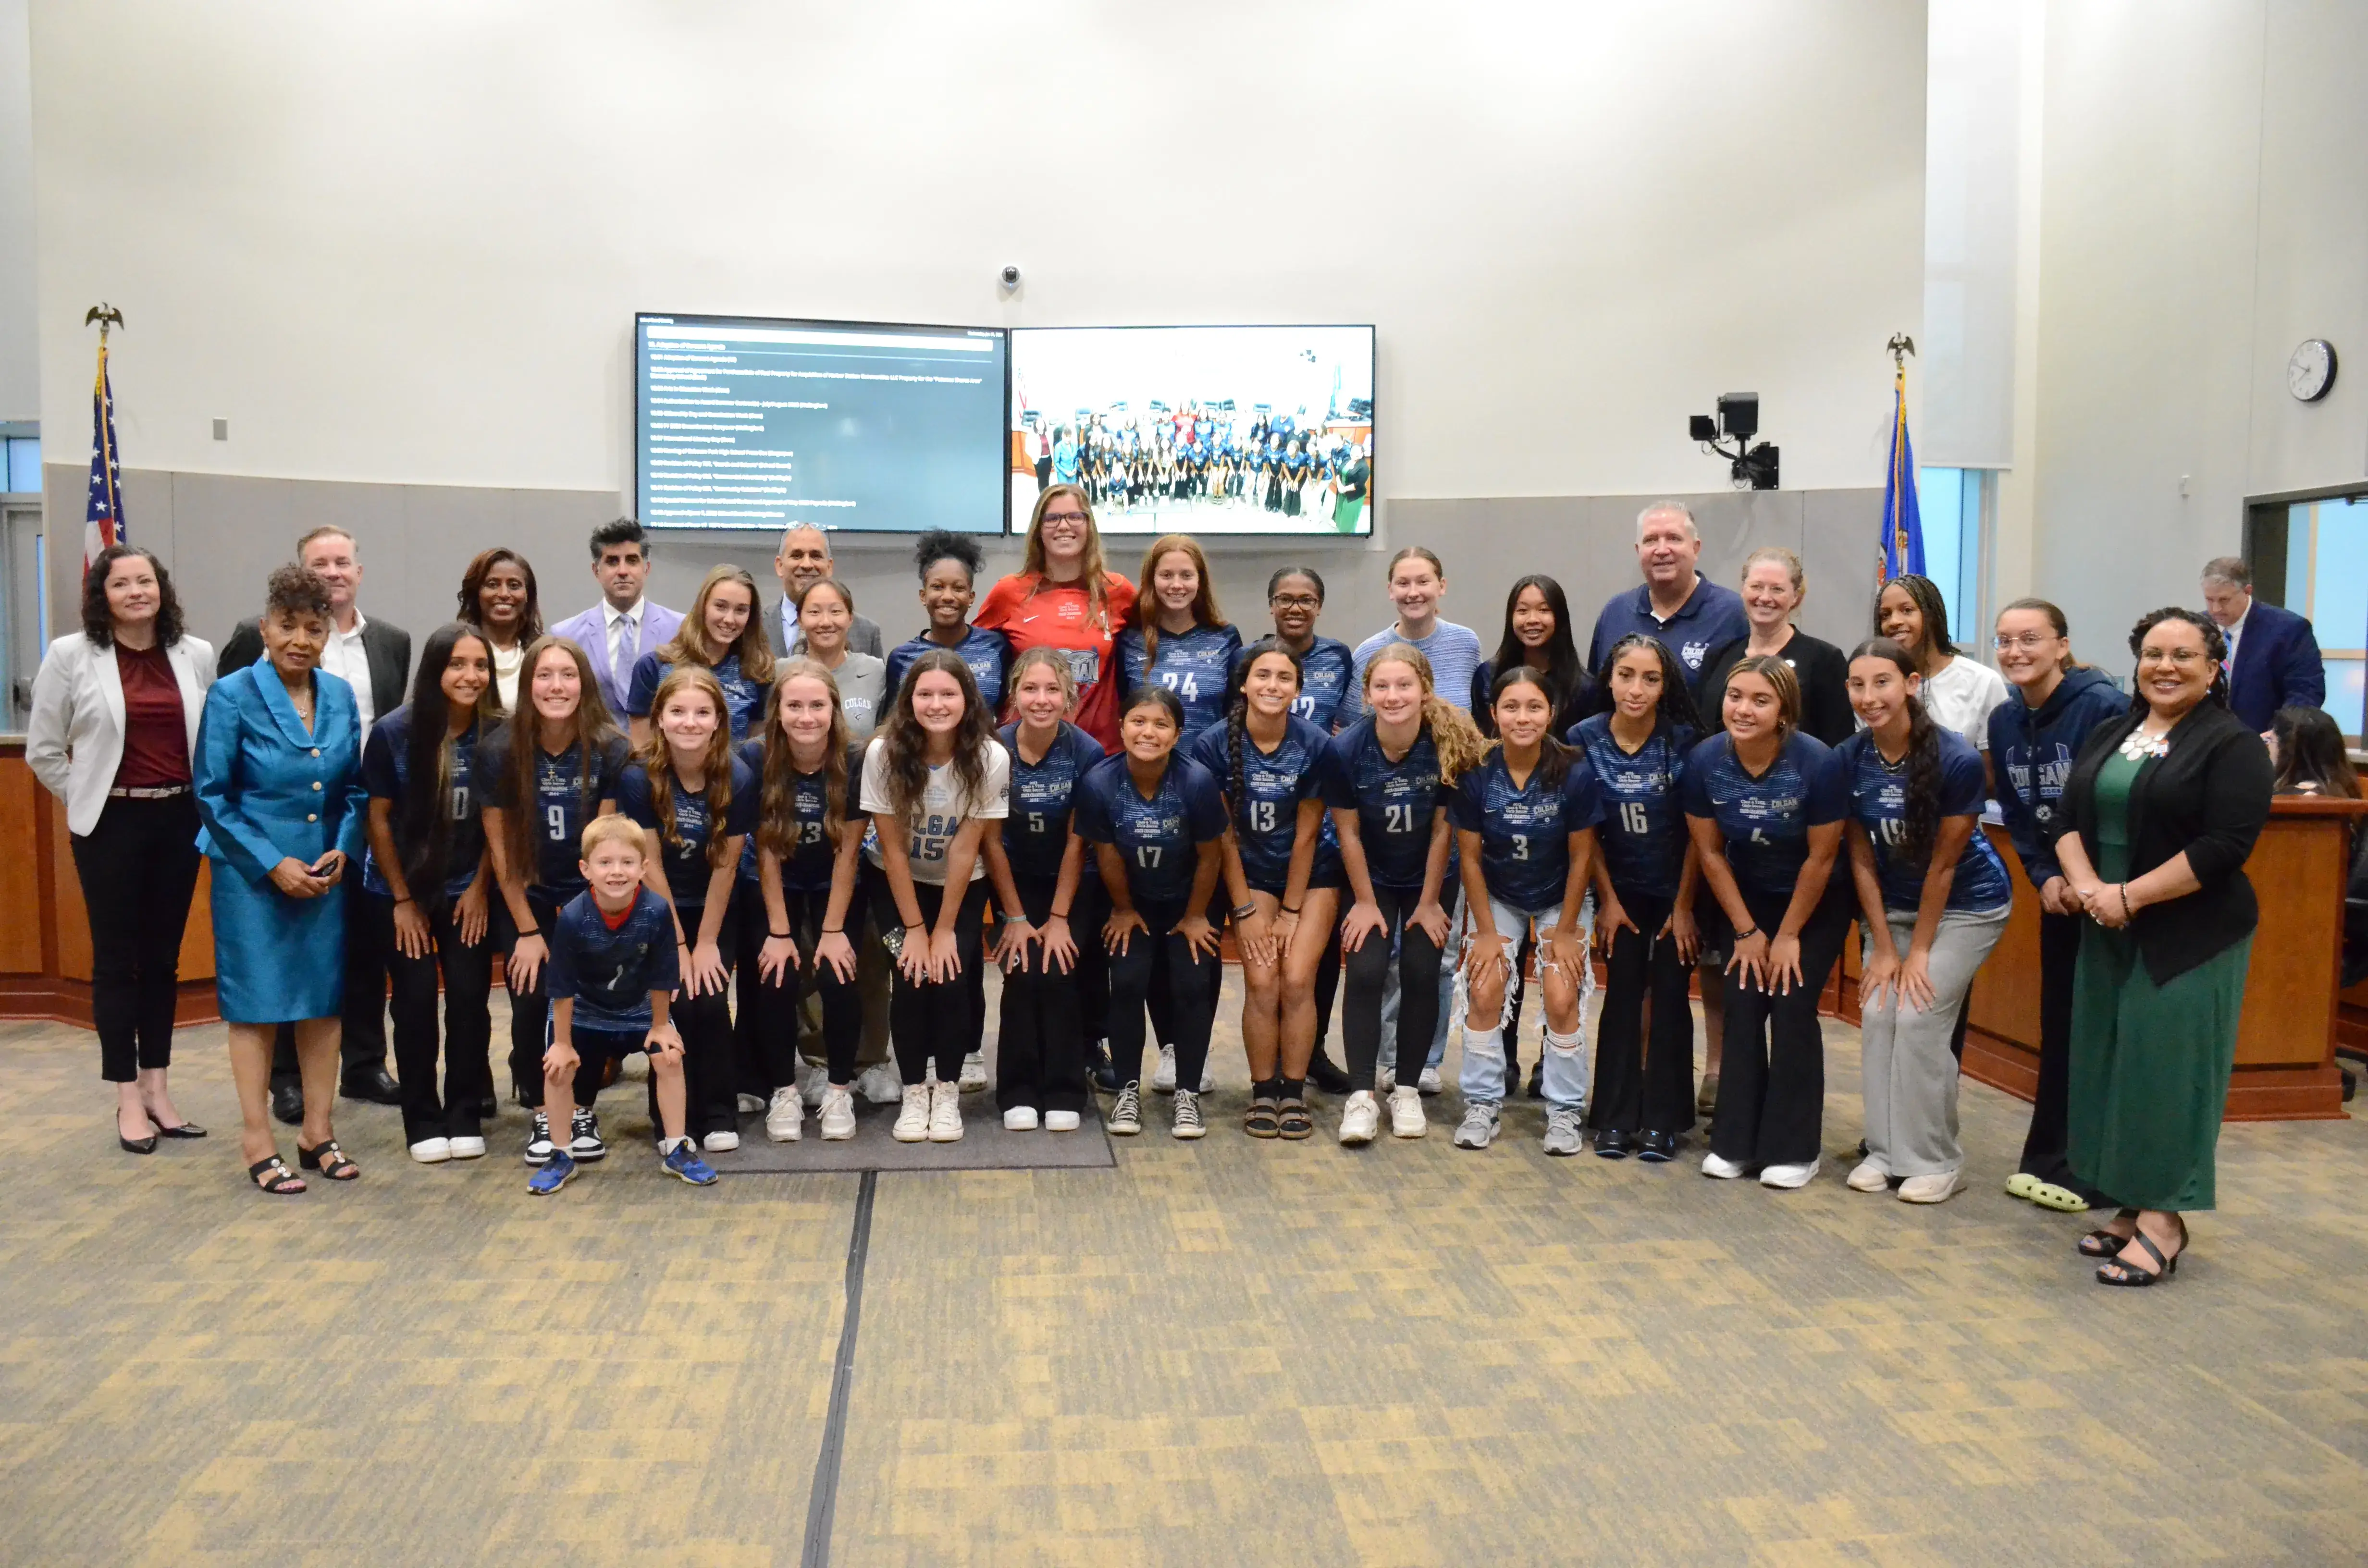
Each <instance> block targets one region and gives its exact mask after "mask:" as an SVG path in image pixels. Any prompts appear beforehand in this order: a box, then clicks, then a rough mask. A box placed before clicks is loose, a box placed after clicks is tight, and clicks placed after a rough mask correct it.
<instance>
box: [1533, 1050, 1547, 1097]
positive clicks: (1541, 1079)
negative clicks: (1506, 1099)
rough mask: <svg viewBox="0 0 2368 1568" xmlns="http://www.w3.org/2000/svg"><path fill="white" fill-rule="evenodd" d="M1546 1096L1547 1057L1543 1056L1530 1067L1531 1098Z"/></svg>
mask: <svg viewBox="0 0 2368 1568" xmlns="http://www.w3.org/2000/svg"><path fill="white" fill-rule="evenodd" d="M1545 1097H1546V1063H1545V1059H1544V1058H1543V1057H1540V1058H1539V1059H1538V1060H1537V1061H1536V1062H1533V1063H1532V1064H1531V1067H1530V1098H1531V1099H1533V1100H1542V1099H1543V1098H1545Z"/></svg>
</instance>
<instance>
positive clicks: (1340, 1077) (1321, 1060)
mask: <svg viewBox="0 0 2368 1568" xmlns="http://www.w3.org/2000/svg"><path fill="white" fill-rule="evenodd" d="M1307 1081H1308V1082H1309V1083H1311V1084H1313V1085H1315V1086H1316V1087H1317V1088H1319V1089H1321V1090H1323V1091H1324V1092H1325V1093H1326V1094H1327V1095H1345V1094H1347V1093H1349V1090H1350V1089H1351V1088H1352V1087H1353V1086H1354V1085H1351V1084H1350V1083H1349V1074H1346V1073H1343V1072H1342V1071H1340V1069H1339V1068H1338V1066H1337V1065H1335V1064H1334V1062H1333V1061H1332V1059H1331V1058H1330V1057H1328V1056H1326V1055H1325V1054H1324V1053H1323V1052H1322V1051H1317V1052H1316V1053H1315V1055H1313V1056H1311V1057H1309V1058H1308V1059H1307Z"/></svg>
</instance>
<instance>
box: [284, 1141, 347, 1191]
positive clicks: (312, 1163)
mask: <svg viewBox="0 0 2368 1568" xmlns="http://www.w3.org/2000/svg"><path fill="white" fill-rule="evenodd" d="M296 1163H297V1164H298V1165H302V1166H303V1167H304V1168H305V1169H306V1170H308V1171H318V1172H320V1173H321V1174H322V1175H323V1176H327V1177H328V1178H329V1179H330V1180H331V1181H352V1180H353V1179H354V1178H355V1177H357V1176H360V1175H361V1174H362V1168H361V1166H359V1165H356V1164H354V1163H353V1162H352V1161H351V1160H348V1159H347V1158H346V1152H345V1151H344V1150H343V1149H340V1148H338V1147H337V1141H336V1139H334V1138H332V1139H330V1140H329V1141H328V1142H325V1143H322V1144H318V1145H316V1146H315V1147H313V1148H310V1149H307V1148H306V1147H304V1145H303V1144H302V1143H299V1144H297V1145H296Z"/></svg>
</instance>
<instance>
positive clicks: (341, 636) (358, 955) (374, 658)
mask: <svg viewBox="0 0 2368 1568" xmlns="http://www.w3.org/2000/svg"><path fill="white" fill-rule="evenodd" d="M296 559H297V561H298V562H301V563H302V565H304V566H305V567H307V568H309V569H310V570H312V571H313V572H315V573H318V574H320V577H321V580H322V581H323V582H324V583H326V584H328V585H329V613H330V617H331V619H332V620H333V621H334V623H335V625H334V628H333V630H332V631H330V634H329V642H328V646H327V647H325V648H324V649H323V650H322V652H321V668H323V669H324V670H326V671H328V672H329V673H330V674H331V675H333V676H342V677H343V678H344V679H345V680H346V682H347V684H348V685H350V686H351V687H353V688H354V703H355V706H356V707H358V708H359V709H360V710H361V722H362V738H363V739H364V740H365V741H368V739H369V738H370V725H371V723H372V722H375V721H376V720H379V719H382V718H384V717H385V716H386V715H387V714H389V713H392V712H393V711H394V710H396V709H398V708H400V707H402V706H403V704H404V700H405V699H406V698H407V697H408V695H409V693H408V692H407V690H406V689H405V688H406V687H408V686H409V685H410V682H411V633H410V632H408V631H404V630H403V628H401V627H399V626H396V625H394V624H393V623H392V622H390V621H384V620H371V619H369V618H368V617H366V616H364V615H363V614H362V612H361V610H360V608H359V607H358V606H357V605H356V604H355V602H354V598H355V595H356V594H358V593H359V591H360V589H361V585H362V563H361V551H360V550H359V547H357V546H356V545H355V543H354V537H353V535H351V534H349V533H347V532H346V531H345V530H344V529H343V528H314V529H313V531H312V532H311V533H308V534H306V535H305V536H304V537H303V538H302V539H300V540H297V541H296ZM262 657H263V622H262V619H261V618H260V617H257V618H256V619H253V620H242V621H240V622H239V623H238V626H237V629H236V630H235V631H232V632H231V634H230V639H229V641H227V642H224V643H223V644H222V657H221V658H220V659H219V660H217V661H216V665H215V671H214V673H215V676H216V678H217V679H219V678H220V677H221V676H226V675H228V674H230V673H231V672H232V671H233V670H243V669H245V668H246V666H247V665H251V664H254V663H255V662H256V660H258V659H260V658H262ZM346 909H347V921H346V1005H345V1009H344V1039H343V1042H342V1046H341V1050H340V1054H341V1055H342V1056H343V1058H344V1065H343V1071H342V1072H341V1073H340V1074H339V1078H338V1084H337V1092H338V1093H339V1094H340V1095H342V1096H345V1097H346V1098H347V1099H354V1100H370V1101H374V1102H375V1103H377V1104H379V1105H397V1104H400V1103H401V1102H402V1095H401V1093H400V1092H399V1091H398V1089H397V1087H396V1085H395V1082H394V1077H393V1074H390V1073H388V1072H387V1070H386V955H385V953H384V952H382V951H381V950H380V948H379V943H378V939H377V937H376V934H375V932H374V930H373V929H372V927H371V925H370V918H369V916H368V914H367V906H366V901H364V900H363V899H361V898H359V897H351V898H347V900H346ZM271 1113H272V1114H273V1115H274V1116H276V1117H278V1118H279V1119H280V1120H282V1121H284V1122H287V1123H288V1124H289V1125H290V1126H291V1127H292V1126H294V1125H296V1124H298V1123H300V1122H302V1120H303V1119H304V1089H303V1085H302V1082H301V1081H300V1080H299V1078H298V1077H297V1074H296V1031H295V1030H294V1028H292V1027H290V1026H289V1025H286V1024H282V1025H281V1026H280V1027H279V1042H278V1045H277V1046H276V1048H275V1049H274V1051H273V1052H272V1059H271Z"/></svg>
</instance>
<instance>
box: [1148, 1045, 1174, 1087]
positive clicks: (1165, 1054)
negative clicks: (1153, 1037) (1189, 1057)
mask: <svg viewBox="0 0 2368 1568" xmlns="http://www.w3.org/2000/svg"><path fill="white" fill-rule="evenodd" d="M1151 1086H1152V1087H1153V1088H1154V1089H1156V1090H1157V1091H1158V1092H1159V1093H1161V1094H1163V1095H1172V1094H1174V1093H1175V1092H1176V1048H1175V1047H1174V1046H1172V1045H1163V1046H1161V1047H1160V1048H1159V1065H1158V1066H1156V1067H1155V1068H1153V1069H1152V1070H1151Z"/></svg>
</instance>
